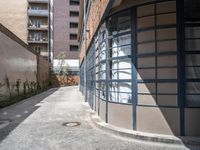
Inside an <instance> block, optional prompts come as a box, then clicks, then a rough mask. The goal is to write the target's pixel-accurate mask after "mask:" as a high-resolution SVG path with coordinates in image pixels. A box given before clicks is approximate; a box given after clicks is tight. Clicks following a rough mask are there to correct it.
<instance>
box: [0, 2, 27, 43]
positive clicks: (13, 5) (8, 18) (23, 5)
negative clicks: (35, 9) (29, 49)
mask: <svg viewBox="0 0 200 150" xmlns="http://www.w3.org/2000/svg"><path fill="white" fill-rule="evenodd" d="M27 20H28V19H27V0H6V1H4V0H1V1H0V23H1V24H3V25H4V26H6V27H7V28H8V29H9V30H11V31H12V32H13V33H14V34H16V35H17V36H18V37H19V38H20V39H22V40H23V41H24V42H25V43H27Z"/></svg>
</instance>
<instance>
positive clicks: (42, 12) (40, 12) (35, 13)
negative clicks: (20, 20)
mask: <svg viewBox="0 0 200 150" xmlns="http://www.w3.org/2000/svg"><path fill="white" fill-rule="evenodd" d="M28 15H29V16H44V17H48V15H49V12H48V10H47V9H28Z"/></svg>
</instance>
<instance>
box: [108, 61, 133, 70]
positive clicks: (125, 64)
mask: <svg viewBox="0 0 200 150" xmlns="http://www.w3.org/2000/svg"><path fill="white" fill-rule="evenodd" d="M111 63H112V64H111V67H112V68H111V69H126V68H131V59H116V60H112V61H111Z"/></svg>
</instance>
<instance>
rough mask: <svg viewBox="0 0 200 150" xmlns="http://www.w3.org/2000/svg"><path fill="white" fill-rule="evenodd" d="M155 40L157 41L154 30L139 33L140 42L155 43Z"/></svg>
mask: <svg viewBox="0 0 200 150" xmlns="http://www.w3.org/2000/svg"><path fill="white" fill-rule="evenodd" d="M154 40H155V31H154V30H149V31H142V32H138V33H137V41H138V42H148V41H154Z"/></svg>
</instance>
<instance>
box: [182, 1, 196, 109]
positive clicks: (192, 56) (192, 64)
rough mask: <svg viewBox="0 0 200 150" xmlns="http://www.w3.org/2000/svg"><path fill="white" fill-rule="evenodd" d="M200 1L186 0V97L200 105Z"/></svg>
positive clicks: (188, 104)
mask: <svg viewBox="0 0 200 150" xmlns="http://www.w3.org/2000/svg"><path fill="white" fill-rule="evenodd" d="M199 14H200V2H199V1H198V0H185V16H184V19H185V20H184V21H185V22H184V23H185V52H184V53H185V99H186V106H188V107H200V15H199Z"/></svg>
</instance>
